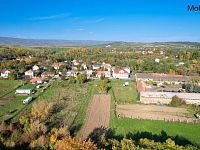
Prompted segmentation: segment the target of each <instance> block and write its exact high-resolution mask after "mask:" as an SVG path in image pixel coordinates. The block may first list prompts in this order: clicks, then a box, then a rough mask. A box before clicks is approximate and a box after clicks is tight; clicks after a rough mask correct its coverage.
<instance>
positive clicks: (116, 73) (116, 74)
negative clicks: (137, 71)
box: [112, 68, 129, 79]
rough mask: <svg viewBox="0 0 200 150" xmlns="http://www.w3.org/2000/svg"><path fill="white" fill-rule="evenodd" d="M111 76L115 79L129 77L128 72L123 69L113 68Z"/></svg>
mask: <svg viewBox="0 0 200 150" xmlns="http://www.w3.org/2000/svg"><path fill="white" fill-rule="evenodd" d="M112 75H113V78H116V79H129V73H128V72H127V71H126V70H124V69H117V68H115V69H113V74H112Z"/></svg>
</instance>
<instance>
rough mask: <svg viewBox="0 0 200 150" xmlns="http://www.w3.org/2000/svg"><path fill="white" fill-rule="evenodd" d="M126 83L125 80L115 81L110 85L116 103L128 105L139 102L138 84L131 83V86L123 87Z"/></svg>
mask: <svg viewBox="0 0 200 150" xmlns="http://www.w3.org/2000/svg"><path fill="white" fill-rule="evenodd" d="M125 82H126V81H124V80H113V81H111V83H110V85H111V87H112V90H113V92H114V95H115V100H116V103H118V104H125V103H126V104H127V103H135V102H137V101H138V93H137V91H136V82H135V81H127V82H129V86H125V87H124V86H122V85H123V84H124V83H125Z"/></svg>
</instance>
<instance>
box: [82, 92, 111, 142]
mask: <svg viewBox="0 0 200 150" xmlns="http://www.w3.org/2000/svg"><path fill="white" fill-rule="evenodd" d="M110 101H111V97H110V95H105V94H104V95H94V97H93V100H92V103H91V105H90V106H89V108H88V111H87V117H86V121H85V123H84V125H83V127H82V129H81V131H80V136H79V138H80V140H85V139H86V138H87V137H88V135H89V134H90V133H91V132H92V131H93V130H94V129H95V128H99V127H108V126H109V118H110Z"/></svg>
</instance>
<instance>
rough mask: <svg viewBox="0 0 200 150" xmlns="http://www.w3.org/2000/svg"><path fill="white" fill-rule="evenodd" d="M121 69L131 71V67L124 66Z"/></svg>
mask: <svg viewBox="0 0 200 150" xmlns="http://www.w3.org/2000/svg"><path fill="white" fill-rule="evenodd" d="M123 70H125V71H126V72H128V73H131V68H130V67H124V68H123Z"/></svg>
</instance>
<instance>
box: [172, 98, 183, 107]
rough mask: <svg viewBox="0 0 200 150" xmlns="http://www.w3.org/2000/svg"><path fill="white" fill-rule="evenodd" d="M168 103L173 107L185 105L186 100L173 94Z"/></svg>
mask: <svg viewBox="0 0 200 150" xmlns="http://www.w3.org/2000/svg"><path fill="white" fill-rule="evenodd" d="M170 105H171V106H173V107H177V106H181V105H186V102H185V101H184V100H182V99H181V98H179V97H178V96H176V95H175V96H173V97H172V101H171V102H170Z"/></svg>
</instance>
